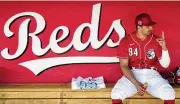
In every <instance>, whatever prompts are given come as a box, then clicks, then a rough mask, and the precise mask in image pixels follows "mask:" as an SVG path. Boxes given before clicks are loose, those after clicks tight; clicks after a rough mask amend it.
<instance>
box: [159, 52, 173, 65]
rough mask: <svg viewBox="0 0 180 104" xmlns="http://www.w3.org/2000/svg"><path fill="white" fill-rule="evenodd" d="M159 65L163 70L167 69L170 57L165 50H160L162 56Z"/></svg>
mask: <svg viewBox="0 0 180 104" xmlns="http://www.w3.org/2000/svg"><path fill="white" fill-rule="evenodd" d="M159 63H160V64H161V66H162V67H164V68H167V67H168V66H169V64H170V56H169V52H168V50H166V51H164V50H162V56H161V59H160V60H159Z"/></svg>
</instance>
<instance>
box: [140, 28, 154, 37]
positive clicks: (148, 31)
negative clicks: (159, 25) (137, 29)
mask: <svg viewBox="0 0 180 104" xmlns="http://www.w3.org/2000/svg"><path fill="white" fill-rule="evenodd" d="M152 30H153V28H152V26H142V27H141V32H142V33H143V34H144V35H150V34H151V33H152Z"/></svg>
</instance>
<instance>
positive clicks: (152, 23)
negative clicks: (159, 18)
mask: <svg viewBox="0 0 180 104" xmlns="http://www.w3.org/2000/svg"><path fill="white" fill-rule="evenodd" d="M155 24H157V23H156V22H154V21H151V22H150V23H149V24H147V26H151V25H155Z"/></svg>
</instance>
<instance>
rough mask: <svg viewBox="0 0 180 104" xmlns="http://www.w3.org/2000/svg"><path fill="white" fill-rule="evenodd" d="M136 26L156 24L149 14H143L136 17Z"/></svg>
mask: <svg viewBox="0 0 180 104" xmlns="http://www.w3.org/2000/svg"><path fill="white" fill-rule="evenodd" d="M135 24H136V26H151V25H154V24H156V22H154V21H152V19H151V17H150V15H149V14H147V13H141V14H139V15H137V16H136V20H135Z"/></svg>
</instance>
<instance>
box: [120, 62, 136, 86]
mask: <svg viewBox="0 0 180 104" xmlns="http://www.w3.org/2000/svg"><path fill="white" fill-rule="evenodd" d="M121 70H122V72H123V74H124V76H125V77H126V78H127V79H129V80H130V81H131V82H132V83H133V84H134V85H135V86H136V84H137V82H138V81H137V80H136V78H135V77H134V74H133V73H132V72H131V71H130V69H129V67H128V66H122V65H121Z"/></svg>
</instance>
